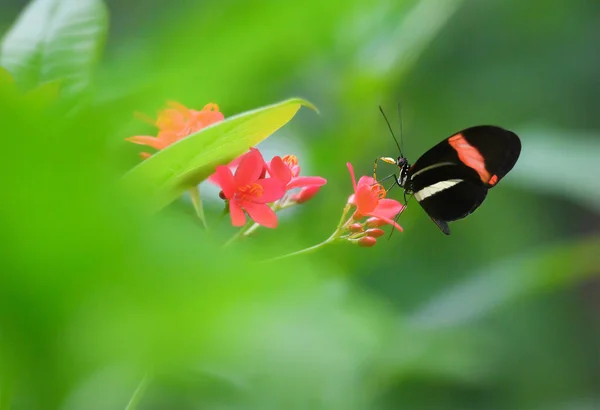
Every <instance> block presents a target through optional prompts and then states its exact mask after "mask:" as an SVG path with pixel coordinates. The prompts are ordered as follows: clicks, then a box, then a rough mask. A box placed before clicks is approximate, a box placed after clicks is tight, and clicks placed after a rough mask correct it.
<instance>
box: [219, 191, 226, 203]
mask: <svg viewBox="0 0 600 410" xmlns="http://www.w3.org/2000/svg"><path fill="white" fill-rule="evenodd" d="M219 198H221V199H222V200H223V201H224V200H226V199H227V198H226V197H225V193H223V191H219Z"/></svg>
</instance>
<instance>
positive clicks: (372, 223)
mask: <svg viewBox="0 0 600 410" xmlns="http://www.w3.org/2000/svg"><path fill="white" fill-rule="evenodd" d="M385 224H387V222H385V221H382V220H381V219H379V218H375V217H374V216H373V217H371V218H369V219H367V222H366V225H367V226H368V227H369V228H378V227H380V226H383V225H385Z"/></svg>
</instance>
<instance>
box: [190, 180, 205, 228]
mask: <svg viewBox="0 0 600 410" xmlns="http://www.w3.org/2000/svg"><path fill="white" fill-rule="evenodd" d="M189 193H190V197H191V198H192V204H194V209H195V210H196V216H197V217H198V219H200V221H201V222H202V225H203V226H204V229H206V230H208V224H207V223H206V217H205V216H204V207H203V206H202V199H200V187H199V186H198V185H196V186H195V187H193V188H190V190H189Z"/></svg>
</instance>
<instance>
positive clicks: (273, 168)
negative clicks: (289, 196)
mask: <svg viewBox="0 0 600 410" xmlns="http://www.w3.org/2000/svg"><path fill="white" fill-rule="evenodd" d="M267 166H268V169H269V175H271V176H272V177H273V178H277V179H279V180H280V181H281V182H282V183H283V184H284V185H285V190H286V191H288V190H290V189H294V188H302V187H309V186H319V187H320V186H322V185H325V184H326V183H327V180H326V179H325V178H321V177H301V176H298V175H299V174H300V167H299V166H298V158H297V157H296V156H295V155H286V156H284V157H283V158H281V157H279V156H275V157H273V159H272V160H271V162H270V163H269V164H268V165H267ZM314 193H315V194H316V192H314Z"/></svg>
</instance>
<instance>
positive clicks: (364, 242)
mask: <svg viewBox="0 0 600 410" xmlns="http://www.w3.org/2000/svg"><path fill="white" fill-rule="evenodd" d="M376 243H377V239H375V238H373V237H372V236H363V237H362V238H360V239H359V240H358V246H362V247H363V248H370V247H371V246H375V244H376Z"/></svg>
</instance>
